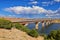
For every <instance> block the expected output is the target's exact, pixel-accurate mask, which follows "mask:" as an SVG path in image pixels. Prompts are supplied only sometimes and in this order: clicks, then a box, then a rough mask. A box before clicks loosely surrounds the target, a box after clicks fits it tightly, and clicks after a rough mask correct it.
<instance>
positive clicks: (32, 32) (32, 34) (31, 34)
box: [28, 29, 39, 37]
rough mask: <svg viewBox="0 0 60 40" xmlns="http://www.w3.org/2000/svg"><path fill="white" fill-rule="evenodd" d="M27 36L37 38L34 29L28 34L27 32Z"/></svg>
mask: <svg viewBox="0 0 60 40" xmlns="http://www.w3.org/2000/svg"><path fill="white" fill-rule="evenodd" d="M28 35H30V36H32V37H38V35H39V34H38V32H37V31H36V30H35V29H33V30H31V31H30V32H28Z"/></svg>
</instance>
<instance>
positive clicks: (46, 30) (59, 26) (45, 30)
mask: <svg viewBox="0 0 60 40" xmlns="http://www.w3.org/2000/svg"><path fill="white" fill-rule="evenodd" d="M28 28H29V29H34V28H35V24H34V23H31V24H29V25H28ZM58 29H60V23H54V24H52V25H50V26H48V27H44V28H42V25H41V23H40V24H39V29H38V31H39V32H41V33H45V34H49V33H50V31H52V30H58Z"/></svg>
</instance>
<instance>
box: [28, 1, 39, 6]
mask: <svg viewBox="0 0 60 40" xmlns="http://www.w3.org/2000/svg"><path fill="white" fill-rule="evenodd" d="M37 3H38V2H37V1H32V2H30V3H29V4H34V5H35V4H37Z"/></svg>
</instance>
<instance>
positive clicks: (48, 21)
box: [5, 18, 60, 29]
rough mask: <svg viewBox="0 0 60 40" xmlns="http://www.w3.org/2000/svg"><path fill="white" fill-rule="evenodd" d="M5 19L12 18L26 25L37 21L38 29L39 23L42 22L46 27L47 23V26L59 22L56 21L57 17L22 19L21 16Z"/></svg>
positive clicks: (14, 21) (11, 19) (12, 20)
mask: <svg viewBox="0 0 60 40" xmlns="http://www.w3.org/2000/svg"><path fill="white" fill-rule="evenodd" d="M5 19H6V20H10V21H11V22H13V23H20V24H22V25H24V26H27V25H28V24H29V23H35V28H36V29H38V25H39V23H42V27H45V24H46V26H48V25H50V24H52V23H58V22H57V21H56V20H57V19H21V18H5ZM59 21H60V20H59ZM59 23H60V22H59Z"/></svg>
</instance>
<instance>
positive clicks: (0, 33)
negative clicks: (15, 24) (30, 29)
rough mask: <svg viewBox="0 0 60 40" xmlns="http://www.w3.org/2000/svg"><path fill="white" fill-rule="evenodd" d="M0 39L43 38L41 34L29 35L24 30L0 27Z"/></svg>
mask: <svg viewBox="0 0 60 40" xmlns="http://www.w3.org/2000/svg"><path fill="white" fill-rule="evenodd" d="M0 40H44V38H43V37H42V36H39V37H38V38H34V37H31V36H29V35H27V34H26V33H25V32H23V31H20V30H18V29H15V28H12V29H11V30H7V29H1V28H0Z"/></svg>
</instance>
